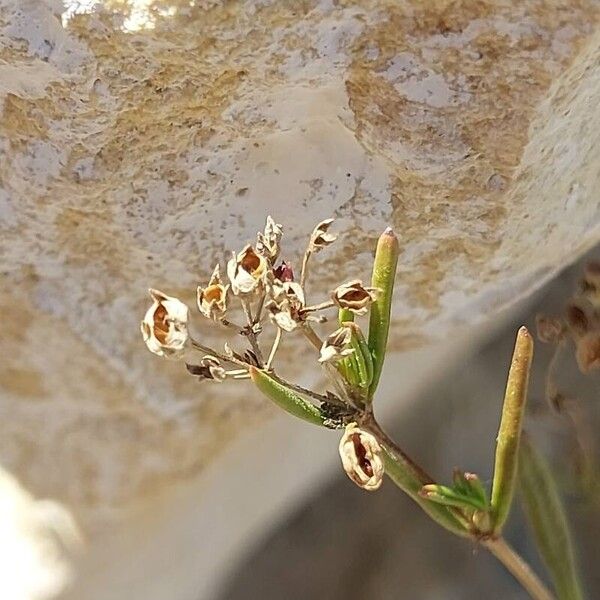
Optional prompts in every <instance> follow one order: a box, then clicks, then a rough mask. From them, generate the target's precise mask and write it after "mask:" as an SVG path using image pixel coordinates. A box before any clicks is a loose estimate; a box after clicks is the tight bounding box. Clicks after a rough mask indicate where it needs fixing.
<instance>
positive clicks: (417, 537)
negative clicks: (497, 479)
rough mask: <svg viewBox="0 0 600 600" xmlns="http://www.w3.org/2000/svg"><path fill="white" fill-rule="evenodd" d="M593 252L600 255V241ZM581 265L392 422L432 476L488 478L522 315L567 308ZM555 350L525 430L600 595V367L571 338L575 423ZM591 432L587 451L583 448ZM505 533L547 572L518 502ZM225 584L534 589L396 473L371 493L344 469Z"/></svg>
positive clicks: (421, 591) (333, 593) (455, 591)
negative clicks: (558, 397) (583, 364)
mask: <svg viewBox="0 0 600 600" xmlns="http://www.w3.org/2000/svg"><path fill="white" fill-rule="evenodd" d="M594 254H595V256H596V257H599V256H600V253H599V252H598V250H596V251H595V252H594ZM581 266H582V265H577V266H576V267H575V268H573V269H571V270H570V271H568V272H567V273H565V274H563V275H561V276H560V277H559V278H558V279H557V280H555V281H554V282H553V283H552V284H551V285H550V286H546V287H545V288H543V289H542V290H541V291H540V293H539V294H538V296H537V299H536V300H535V302H534V303H533V304H532V305H531V306H529V307H528V309H527V311H526V312H524V313H523V314H521V315H518V316H516V318H515V319H514V320H512V321H511V322H510V323H509V324H508V326H507V327H506V328H504V329H503V330H502V331H501V332H499V334H498V335H497V336H495V337H494V338H492V339H490V340H489V341H488V343H487V344H486V345H485V346H484V347H482V348H479V349H476V351H475V353H474V354H472V355H471V356H465V361H464V364H463V365H462V366H460V367H459V368H455V369H452V370H450V371H449V372H448V373H446V374H445V376H444V377H443V378H442V379H441V380H438V381H437V382H436V383H435V384H433V385H432V386H430V388H429V389H424V390H422V392H421V394H420V395H419V399H418V401H417V404H416V406H415V408H414V409H413V411H412V412H411V413H410V414H409V415H405V416H404V417H403V418H402V419H401V420H399V421H397V422H396V424H395V426H393V427H392V429H393V432H394V435H395V438H396V439H397V440H398V441H400V443H401V444H402V446H403V447H404V448H405V450H407V451H408V452H409V453H410V454H411V456H413V457H414V458H416V459H417V460H418V461H419V462H420V463H421V464H424V465H426V466H427V469H428V470H429V471H430V472H433V473H434V474H435V475H434V476H438V477H440V478H441V479H442V480H443V481H446V482H447V481H449V480H450V476H451V472H452V468H454V467H457V466H458V467H460V468H463V469H467V470H472V471H474V472H477V473H479V474H480V475H481V477H482V479H484V480H485V482H486V484H489V481H490V478H491V465H492V461H493V453H494V439H495V435H496V432H497V427H498V419H499V411H500V407H501V400H502V395H503V391H504V389H503V388H504V384H505V374H506V370H507V368H508V363H509V360H510V354H511V352H512V346H513V343H514V332H515V331H516V329H517V328H518V327H519V326H520V325H521V324H522V323H527V324H528V325H529V326H530V327H535V318H534V317H535V315H536V314H537V313H538V312H541V313H543V314H559V313H560V311H561V310H562V309H563V308H564V304H565V300H566V296H568V290H569V289H572V288H573V286H574V285H575V282H576V280H577V279H578V278H579V277H580V275H581ZM550 356H551V351H550V348H549V347H548V346H545V345H542V344H540V343H538V344H537V349H536V358H535V361H534V370H533V374H532V387H531V394H530V399H529V414H528V419H527V424H526V430H527V431H528V432H529V433H530V434H531V435H532V436H533V438H534V439H535V440H536V442H537V444H538V445H539V446H540V447H541V448H543V449H544V452H545V453H546V454H547V456H548V457H549V459H550V462H551V464H552V465H553V467H554V468H555V469H556V472H557V474H558V481H559V483H560V488H561V491H562V494H563V500H564V502H565V505H566V507H567V512H568V515H569V520H570V522H571V525H572V527H573V533H574V537H575V539H576V549H577V554H578V557H579V562H580V570H581V572H582V574H583V581H584V582H585V586H584V587H585V589H586V593H587V595H586V597H587V598H597V597H598V596H599V595H600V575H599V574H598V570H597V569H596V567H595V565H596V555H597V550H598V536H599V535H600V502H599V497H598V489H599V488H598V486H599V485H600V468H599V467H600V440H599V439H598V436H597V435H596V434H595V432H597V431H598V426H599V425H600V402H599V392H600V377H599V376H598V375H597V374H596V375H586V376H583V375H582V374H581V373H580V372H579V371H578V370H577V368H576V366H575V360H574V357H573V352H572V348H571V350H570V351H568V352H565V353H564V355H563V356H562V358H561V360H560V362H559V368H558V371H557V373H558V374H557V377H556V382H557V384H558V386H559V388H560V390H561V391H562V393H564V394H565V395H568V396H570V397H572V398H577V400H576V405H577V413H576V414H578V416H579V419H576V420H575V421H572V420H571V418H570V417H569V415H568V414H557V413H555V412H553V411H551V410H550V409H549V406H548V404H547V403H546V402H545V399H544V385H545V374H546V372H547V367H548V365H549V361H550ZM398 385H400V382H398ZM590 433H591V436H590ZM586 438H587V440H586ZM582 441H583V442H584V444H583V447H584V448H585V461H582V456H581V454H580V452H579V449H580V443H581V442H582ZM584 462H586V463H587V462H589V463H591V464H593V465H594V466H593V478H594V481H595V483H591V482H590V481H587V482H586V481H585V480H586V478H587V477H586V475H585V470H586V469H585V464H584ZM506 537H507V538H508V540H510V542H511V543H512V544H513V545H514V546H515V548H516V549H517V550H518V551H519V552H520V553H521V554H522V555H523V556H525V557H526V558H527V559H528V560H529V561H531V564H532V565H533V566H534V568H535V569H536V570H537V571H538V572H540V573H543V572H544V571H543V566H542V565H541V563H540V559H539V557H538V556H537V553H536V549H535V546H534V545H533V543H532V539H531V536H530V531H529V530H528V528H527V525H526V521H525V519H524V515H523V514H522V512H521V510H520V507H519V505H518V503H516V504H515V509H514V510H513V513H512V514H511V517H510V521H509V525H508V529H507V533H506ZM225 587H226V590H225V591H224V592H223V593H222V595H221V596H220V600H255V599H256V600H258V599H259V598H260V599H265V600H270V599H271V598H272V599H275V598H284V597H285V598H289V599H290V600H296V599H301V598H327V599H328V600H337V599H347V600H354V599H356V600H359V599H362V598H377V600H388V599H390V600H391V599H402V598H410V599H414V600H429V599H431V600H437V599H442V598H443V599H444V600H479V599H480V598H489V599H490V600H502V599H505V598H511V599H515V600H516V599H523V600H526V598H528V597H529V596H528V595H527V594H526V593H525V592H524V591H523V590H522V589H520V588H519V586H518V584H517V583H516V582H515V581H514V580H513V579H512V577H511V576H510V575H508V573H507V572H506V571H504V569H503V567H502V566H500V565H499V564H498V563H496V561H495V560H494V559H493V558H492V557H491V556H490V555H488V553H487V552H486V551H485V550H484V549H483V548H477V547H475V546H473V545H471V544H469V543H468V542H465V541H463V540H459V539H456V538H454V537H452V536H451V535H450V534H448V533H446V532H445V531H443V530H442V529H441V528H440V527H439V526H437V525H435V524H434V523H433V522H431V521H430V520H429V519H427V518H426V517H425V515H424V514H423V512H422V511H421V510H420V509H419V508H418V507H417V506H416V505H415V504H414V503H413V502H412V501H411V500H410V499H409V498H408V497H406V496H405V495H404V494H402V493H401V492H400V491H399V490H398V489H397V488H395V487H394V486H393V485H392V484H391V483H390V482H386V484H385V485H384V486H383V487H382V488H381V490H379V491H378V492H377V493H366V492H363V491H362V490H359V489H358V488H357V487H355V486H353V485H352V484H351V482H349V481H348V480H347V478H346V477H345V476H344V475H343V474H342V470H341V468H340V472H339V475H338V477H336V478H335V481H334V482H332V483H331V484H330V485H329V486H327V488H325V489H324V490H321V491H320V492H319V493H318V494H315V495H314V497H312V498H311V499H310V501H309V502H308V503H307V504H306V506H305V507H303V508H302V509H301V510H299V511H297V512H296V513H295V514H294V515H292V516H290V519H289V521H288V522H287V523H285V524H284V525H282V526H281V527H280V528H279V529H278V530H277V531H276V532H273V533H272V534H271V535H269V536H268V537H265V539H263V540H262V541H260V542H257V548H256V549H255V552H254V554H253V555H252V556H251V557H249V558H247V560H246V561H245V562H244V564H243V565H240V566H239V567H238V569H234V570H233V572H232V573H231V575H230V578H229V579H228V581H227V584H226V586H225Z"/></svg>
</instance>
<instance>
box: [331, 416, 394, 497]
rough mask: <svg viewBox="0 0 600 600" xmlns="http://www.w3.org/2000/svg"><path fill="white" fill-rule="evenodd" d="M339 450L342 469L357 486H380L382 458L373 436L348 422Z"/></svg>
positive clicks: (376, 487)
mask: <svg viewBox="0 0 600 600" xmlns="http://www.w3.org/2000/svg"><path fill="white" fill-rule="evenodd" d="M339 451H340V457H341V459H342V465H343V466H344V471H346V474H347V475H348V477H350V479H352V481H354V483H356V485H357V486H359V487H361V488H363V489H364V490H367V491H374V490H376V489H378V488H379V487H380V486H381V483H382V482H383V475H384V467H383V458H382V456H381V446H380V445H379V442H378V441H377V439H376V438H375V436H373V435H372V434H370V433H368V432H367V431H364V430H362V429H360V428H359V427H358V425H357V424H356V423H350V425H348V426H347V427H346V431H345V432H344V435H343V436H342V439H341V440H340V447H339Z"/></svg>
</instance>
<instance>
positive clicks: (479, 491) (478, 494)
mask: <svg viewBox="0 0 600 600" xmlns="http://www.w3.org/2000/svg"><path fill="white" fill-rule="evenodd" d="M465 481H466V483H467V488H468V490H469V491H468V495H469V496H471V497H473V498H477V499H478V500H479V502H481V504H483V506H485V507H486V508H488V497H487V491H486V489H485V487H484V486H483V484H482V483H481V479H479V477H477V475H475V473H465Z"/></svg>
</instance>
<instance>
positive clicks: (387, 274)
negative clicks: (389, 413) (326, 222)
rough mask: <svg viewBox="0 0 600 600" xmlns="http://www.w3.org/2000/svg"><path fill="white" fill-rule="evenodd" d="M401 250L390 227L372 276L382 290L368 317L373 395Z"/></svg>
mask: <svg viewBox="0 0 600 600" xmlns="http://www.w3.org/2000/svg"><path fill="white" fill-rule="evenodd" d="M399 253H400V249H399V244H398V238H397V237H396V235H395V234H394V232H393V231H392V229H391V228H390V227H388V228H387V229H386V230H385V231H384V232H383V233H382V234H381V236H380V237H379V241H378V242H377V250H376V251H375V260H374V262H373V275H372V278H371V284H372V285H373V287H376V288H377V289H378V290H379V293H378V295H377V299H376V300H375V301H374V302H373V304H372V305H371V314H370V318H369V349H370V350H371V356H372V357H373V381H372V382H371V386H370V387H369V396H370V397H371V398H372V397H373V395H374V394H375V390H376V389H377V385H378V384H379V378H380V377H381V371H382V369H383V362H384V360H385V350H386V347H387V340H388V333H389V329H390V313H391V309H392V295H393V293H394V281H395V279H396V266H397V264H398V255H399Z"/></svg>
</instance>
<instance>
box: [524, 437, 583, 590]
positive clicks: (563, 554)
mask: <svg viewBox="0 0 600 600" xmlns="http://www.w3.org/2000/svg"><path fill="white" fill-rule="evenodd" d="M519 484H520V495H521V501H522V503H523V507H524V509H525V513H526V515H527V518H528V520H529V523H530V526H531V528H532V530H533V534H534V537H535V540H536V544H537V548H538V551H539V553H540V555H541V556H542V559H543V560H544V563H545V564H546V567H547V569H548V571H549V573H550V576H551V577H552V581H553V583H554V587H555V590H556V594H557V596H558V598H559V600H582V598H583V592H582V590H581V583H580V581H579V578H578V574H577V568H576V565H575V553H574V551H573V543H572V540H571V533H570V530H569V522H568V520H567V516H566V514H565V509H564V506H563V503H562V501H561V498H560V493H559V491H558V488H557V486H556V483H555V481H554V477H553V475H552V471H551V468H550V466H549V465H548V464H547V462H546V460H545V459H544V458H543V457H542V455H541V454H540V453H539V452H537V451H536V449H535V448H534V447H533V446H532V444H531V443H530V442H529V440H528V439H527V438H526V437H524V438H523V441H522V442H521V450H520V464H519Z"/></svg>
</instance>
